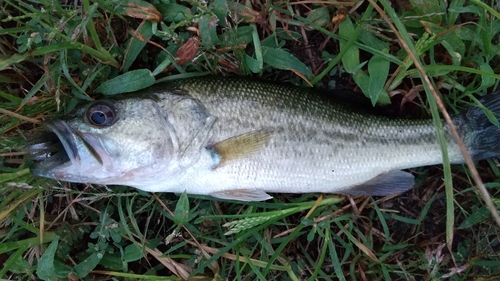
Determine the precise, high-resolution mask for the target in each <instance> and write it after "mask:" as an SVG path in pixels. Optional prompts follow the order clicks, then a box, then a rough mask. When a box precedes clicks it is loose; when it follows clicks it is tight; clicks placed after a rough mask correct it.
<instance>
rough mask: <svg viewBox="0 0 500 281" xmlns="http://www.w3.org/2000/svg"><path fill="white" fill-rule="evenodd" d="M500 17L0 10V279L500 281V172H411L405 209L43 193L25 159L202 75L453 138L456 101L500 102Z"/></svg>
mask: <svg viewBox="0 0 500 281" xmlns="http://www.w3.org/2000/svg"><path fill="white" fill-rule="evenodd" d="M499 10H500V7H499V6H498V2H497V1H492V0H487V1H485V2H481V1H479V0H470V1H464V0H450V1H418V0H399V1H392V2H389V1H388V0H380V1H374V0H369V1H352V2H347V1H345V2H344V1H342V2H334V1H320V0H312V1H308V0H292V1H247V2H243V1H242V2H235V1H234V0H214V1H208V2H206V1H200V0H185V1H173V0H151V1H150V2H147V1H144V0H125V1H112V0H97V1H90V0H83V1H56V0H30V1H17V0H4V1H0V22H1V24H0V132H1V135H0V264H2V266H0V278H5V279H15V280H28V279H42V280H67V279H70V280H77V279H83V280H109V279H112V278H113V279H117V280H125V279H126V280H181V279H192V280H212V279H213V280H225V279H229V280H233V279H234V280H256V279H259V280H303V279H304V280H305V279H307V280H315V279H318V280H331V279H333V280H337V279H338V280H443V279H446V280H498V279H499V278H500V257H499V253H500V251H499V250H500V249H499V247H500V241H499V238H500V236H499V233H500V226H499V224H498V223H496V222H495V220H494V219H493V218H492V213H491V212H490V211H489V209H488V206H487V203H488V202H490V200H488V198H487V197H484V192H483V193H481V192H480V191H479V190H482V189H479V188H477V187H476V185H479V186H480V187H485V188H486V189H484V190H487V191H488V192H489V193H490V195H491V197H492V201H493V204H496V205H495V206H498V205H499V204H500V202H499V196H500V195H499V194H500V183H499V181H498V179H499V178H500V169H499V166H498V162H497V161H495V160H488V161H481V162H480V163H477V164H476V165H475V168H474V167H473V166H470V167H466V166H465V165H464V166H462V165H460V166H459V165H456V166H451V167H450V164H449V163H445V164H444V165H443V166H440V167H426V168H419V169H415V170H412V172H413V173H414V174H415V175H416V176H417V179H418V183H417V187H416V188H415V189H413V190H411V191H409V192H406V193H404V194H402V195H399V196H391V197H386V198H371V197H355V198H344V197H338V196H334V195H318V194H303V195H292V194H274V196H275V198H274V199H273V200H270V201H268V202H258V203H247V204H242V203H239V202H228V201H214V200H212V199H211V198H208V197H200V196H187V195H186V194H183V195H181V196H178V195H174V194H150V193H145V192H141V191H138V190H135V189H133V188H129V187H114V186H113V187H111V186H109V187H105V186H92V185H85V184H70V183H66V182H55V181H53V180H48V179H43V178H38V177H35V176H33V175H31V174H30V173H29V165H30V161H31V160H29V159H28V158H27V157H26V153H25V151H26V150H25V147H26V144H27V143H28V142H29V139H30V137H32V136H33V135H34V134H35V133H36V132H37V131H39V130H40V126H39V125H40V123H41V122H42V121H43V120H45V119H47V118H50V117H52V116H59V115H64V114H66V113H68V112H70V111H72V110H73V109H75V108H76V107H77V106H78V105H79V103H80V102H84V101H88V100H92V99H95V98H99V97H102V95H112V94H116V93H124V92H130V91H133V90H137V89H142V88H145V87H148V86H150V85H152V84H153V83H154V82H155V81H161V80H168V79H175V78H179V77H186V76H191V75H199V74H200V73H212V74H222V75H253V76H257V77H261V78H262V79H268V80H275V81H284V82H287V83H293V84H296V85H301V86H304V87H306V86H315V87H318V88H322V89H330V90H333V89H340V90H345V89H347V90H354V92H357V93H364V94H365V95H366V96H367V98H368V99H369V100H370V101H371V102H372V103H373V104H376V103H378V104H388V103H390V102H392V105H391V106H392V107H393V109H394V111H395V112H396V113H395V115H399V116H404V117H408V116H412V117H414V118H420V117H428V116H433V117H434V119H435V121H436V127H437V128H441V126H442V125H441V122H444V121H441V120H440V118H438V117H439V114H440V112H439V111H438V109H439V108H440V105H441V103H444V104H445V105H446V107H447V109H448V110H449V111H450V112H451V113H453V112H455V111H456V110H457V108H459V107H461V106H463V105H465V104H471V103H475V101H477V99H478V98H479V97H480V96H481V95H483V94H485V93H488V92H491V91H493V90H495V89H498V88H499V85H498V83H499V81H500V80H499V79H500V75H499V74H498V73H500V13H499ZM437 93H440V95H439V96H438V95H437ZM443 114H444V113H443ZM438 131H439V130H438ZM445 162H446V161H445ZM470 169H472V170H470ZM475 169H477V172H478V174H479V175H480V176H481V178H482V179H483V181H484V182H485V184H484V186H483V185H482V183H481V181H478V180H477V179H475V180H473V179H474V175H475V172H474V170H475ZM492 206H493V205H490V209H491V207H492ZM493 207H494V206H493Z"/></svg>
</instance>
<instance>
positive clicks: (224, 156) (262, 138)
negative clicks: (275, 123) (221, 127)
mask: <svg viewBox="0 0 500 281" xmlns="http://www.w3.org/2000/svg"><path fill="white" fill-rule="evenodd" d="M272 135H273V133H272V131H270V130H259V131H254V132H250V133H246V134H242V135H239V136H236V137H232V138H229V139H226V140H223V141H221V142H218V143H216V144H214V145H212V146H209V147H207V149H208V150H209V151H210V152H211V153H212V158H213V159H214V161H215V163H216V164H215V166H214V168H217V167H220V166H222V165H225V164H227V163H228V162H231V161H234V160H238V159H242V158H246V157H249V156H251V155H253V154H255V153H257V152H259V151H261V150H263V149H264V148H266V146H267V145H268V144H269V141H270V140H271V137H272Z"/></svg>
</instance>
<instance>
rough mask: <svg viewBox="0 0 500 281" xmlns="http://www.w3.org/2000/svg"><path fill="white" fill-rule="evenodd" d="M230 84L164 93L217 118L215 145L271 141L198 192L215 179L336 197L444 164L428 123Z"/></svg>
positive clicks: (191, 85) (252, 84) (295, 92)
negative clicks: (268, 133)
mask: <svg viewBox="0 0 500 281" xmlns="http://www.w3.org/2000/svg"><path fill="white" fill-rule="evenodd" d="M228 82H232V81H231V80H229V81H228V80H225V79H220V78H217V79H215V78H214V79H200V80H191V81H189V82H183V81H182V80H181V81H179V82H177V83H173V84H172V85H170V87H172V89H182V90H185V91H186V93H187V94H189V95H191V96H192V97H194V98H195V99H197V100H199V101H200V103H201V104H202V105H203V106H204V107H205V108H206V109H207V111H208V112H210V113H211V114H212V115H214V116H217V122H216V123H215V124H214V127H213V135H214V138H213V142H218V141H222V140H224V139H227V138H230V137H232V136H236V135H240V134H244V133H246V132H251V131H255V130H259V129H261V128H266V127H268V128H272V129H273V130H274V131H275V135H274V136H273V138H272V140H271V142H270V143H269V146H268V147H267V148H266V149H265V150H263V151H262V152H261V154H260V155H258V156H255V157H250V158H248V159H245V160H244V161H241V162H240V163H234V164H231V165H227V166H225V167H221V168H218V169H217V170H216V171H213V174H212V175H213V176H212V177H208V180H207V179H205V177H200V183H199V184H200V185H201V186H204V187H206V186H210V185H215V186H218V187H220V183H219V182H218V181H217V180H216V179H217V178H232V179H234V180H233V182H231V184H228V186H227V188H228V189H231V188H233V187H234V186H233V184H240V185H242V186H247V187H253V186H266V190H267V191H269V192H282V191H283V190H284V189H285V190H287V191H290V192H336V191H340V190H342V189H343V188H346V187H349V186H353V185H358V184H362V183H363V182H365V181H367V180H369V179H371V178H374V177H375V176H377V175H379V174H382V173H386V172H388V171H392V170H399V169H407V168H411V167H415V166H424V165H431V164H437V163H440V162H441V161H442V159H441V150H440V147H439V144H438V142H437V139H436V133H435V129H434V127H433V124H432V121H431V120H401V119H394V120H391V119H388V118H383V117H374V116H366V115H363V114H360V113H353V112H352V111H348V110H347V109H345V108H343V107H339V106H338V104H335V103H331V102H328V101H326V100H324V99H322V98H321V97H320V96H319V95H317V94H315V93H314V92H312V91H309V90H305V89H300V88H295V87H287V86H282V85H279V86H277V85H274V84H268V83H261V82H258V81H252V80H239V81H237V82H236V83H228ZM167 92H168V88H167ZM449 145H450V148H449V150H450V159H451V160H452V161H453V162H459V161H461V160H462V156H461V154H460V153H459V150H458V148H457V147H456V143H455V142H452V141H450V144H449ZM277 179H281V180H277ZM214 188H216V187H214ZM177 191H180V190H177Z"/></svg>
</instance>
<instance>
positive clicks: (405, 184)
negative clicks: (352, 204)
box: [340, 171, 415, 196]
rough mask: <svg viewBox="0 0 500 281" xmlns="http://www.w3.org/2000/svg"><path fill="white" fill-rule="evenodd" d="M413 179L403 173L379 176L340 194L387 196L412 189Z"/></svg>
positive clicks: (388, 173) (410, 175)
mask: <svg viewBox="0 0 500 281" xmlns="http://www.w3.org/2000/svg"><path fill="white" fill-rule="evenodd" d="M414 182H415V177H414V176H413V175H412V174H410V173H408V172H403V171H391V172H387V173H383V174H380V175H378V176H376V177H374V178H372V179H371V180H369V181H367V182H364V183H362V184H360V185H356V186H353V187H350V188H349V189H346V190H343V191H341V192H340V193H343V194H349V195H369V196H387V195H391V194H395V193H400V192H405V191H407V190H409V189H411V188H412V187H413V184H414Z"/></svg>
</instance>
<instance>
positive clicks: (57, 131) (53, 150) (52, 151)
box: [28, 120, 80, 177]
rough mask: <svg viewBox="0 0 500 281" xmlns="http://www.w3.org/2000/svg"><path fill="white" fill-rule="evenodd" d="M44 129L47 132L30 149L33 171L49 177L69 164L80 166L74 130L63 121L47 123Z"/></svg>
mask: <svg viewBox="0 0 500 281" xmlns="http://www.w3.org/2000/svg"><path fill="white" fill-rule="evenodd" d="M42 127H44V129H45V130H46V132H45V133H44V134H43V135H41V136H39V139H36V140H32V141H31V144H30V145H29V148H28V151H29V154H30V156H31V158H32V160H33V162H34V164H33V166H32V167H31V171H32V172H33V173H34V174H37V175H40V176H49V175H50V174H51V173H52V170H53V169H55V168H57V167H59V166H61V165H63V164H66V163H68V162H71V164H72V165H76V166H80V155H79V153H78V147H77V143H76V138H77V135H76V134H75V132H74V130H73V129H72V128H71V127H70V126H69V125H68V124H67V123H66V122H64V121H62V120H52V121H49V122H45V123H43V124H42ZM49 177H51V176H49Z"/></svg>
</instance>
